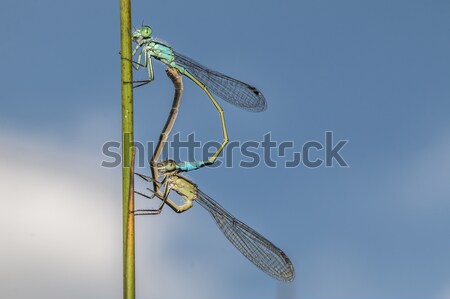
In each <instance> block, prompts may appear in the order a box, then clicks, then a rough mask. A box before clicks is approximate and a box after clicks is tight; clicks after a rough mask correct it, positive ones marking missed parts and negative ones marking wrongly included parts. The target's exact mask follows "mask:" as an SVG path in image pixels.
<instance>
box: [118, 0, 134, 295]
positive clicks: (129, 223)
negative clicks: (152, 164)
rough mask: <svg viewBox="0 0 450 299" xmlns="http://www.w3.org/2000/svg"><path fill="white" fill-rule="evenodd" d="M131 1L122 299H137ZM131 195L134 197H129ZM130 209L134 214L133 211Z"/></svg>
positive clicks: (123, 8)
mask: <svg viewBox="0 0 450 299" xmlns="http://www.w3.org/2000/svg"><path fill="white" fill-rule="evenodd" d="M130 6H131V5H130V0H120V53H121V55H122V59H121V74H122V76H121V77H122V193H123V194H122V196H123V203H122V207H123V297H124V299H134V298H135V282H134V272H135V270H134V215H133V214H132V213H130V211H132V210H133V209H134V199H133V190H134V188H133V181H132V168H131V166H132V162H133V157H132V156H133V140H134V136H133V84H131V83H130V82H132V81H133V70H132V66H131V59H132V57H131V37H130V32H131V7H130ZM130 195H131V196H130ZM130 209H131V210H130Z"/></svg>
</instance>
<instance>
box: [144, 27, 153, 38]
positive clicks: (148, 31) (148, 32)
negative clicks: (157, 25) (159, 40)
mask: <svg viewBox="0 0 450 299" xmlns="http://www.w3.org/2000/svg"><path fill="white" fill-rule="evenodd" d="M141 34H142V37H143V38H147V37H150V35H151V34H152V28H150V27H149V26H144V27H142V28H141Z"/></svg>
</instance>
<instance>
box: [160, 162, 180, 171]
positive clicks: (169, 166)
mask: <svg viewBox="0 0 450 299" xmlns="http://www.w3.org/2000/svg"><path fill="white" fill-rule="evenodd" d="M156 168H157V169H158V172H160V173H168V172H172V171H175V170H176V169H177V163H175V161H174V160H166V161H162V162H159V163H158V164H157V165H156Z"/></svg>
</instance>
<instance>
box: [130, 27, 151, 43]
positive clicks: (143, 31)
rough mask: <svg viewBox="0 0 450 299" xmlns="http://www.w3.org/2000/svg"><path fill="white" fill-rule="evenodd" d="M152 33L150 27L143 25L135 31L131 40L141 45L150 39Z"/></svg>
mask: <svg viewBox="0 0 450 299" xmlns="http://www.w3.org/2000/svg"><path fill="white" fill-rule="evenodd" d="M152 32H153V30H152V28H151V27H150V26H147V25H143V26H142V27H141V28H138V29H135V30H134V31H133V33H132V34H131V39H132V40H133V41H134V42H136V43H138V44H141V43H142V42H143V41H144V40H146V39H148V38H150V36H151V35H152Z"/></svg>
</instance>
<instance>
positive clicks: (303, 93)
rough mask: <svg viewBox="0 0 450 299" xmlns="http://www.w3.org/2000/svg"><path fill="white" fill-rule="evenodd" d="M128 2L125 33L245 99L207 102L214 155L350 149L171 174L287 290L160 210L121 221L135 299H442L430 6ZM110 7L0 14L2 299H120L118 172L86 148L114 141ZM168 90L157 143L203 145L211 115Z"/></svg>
mask: <svg viewBox="0 0 450 299" xmlns="http://www.w3.org/2000/svg"><path fill="white" fill-rule="evenodd" d="M132 5H133V7H132V8H133V20H134V24H135V25H136V26H139V25H140V24H141V23H142V21H143V20H144V21H145V23H147V24H149V25H151V26H152V27H153V31H154V35H155V36H157V37H159V38H161V39H163V40H166V41H168V42H169V43H170V44H171V45H172V46H173V47H174V48H175V49H176V50H177V51H178V52H180V53H183V54H185V55H187V56H190V57H192V58H194V59H196V60H198V61H200V62H201V63H202V64H204V65H207V66H209V67H211V68H213V69H216V70H219V71H221V72H223V73H225V74H228V75H230V76H233V77H236V78H238V79H241V80H243V81H246V82H249V83H251V84H254V85H255V86H258V87H259V88H260V89H261V90H262V91H263V93H264V95H265V96H266V99H267V101H268V104H269V107H268V110H267V111H265V112H263V113H249V112H246V111H243V110H240V109H238V108H235V107H233V106H231V105H229V104H228V103H225V102H223V101H221V103H223V108H224V110H225V116H226V119H227V123H228V130H229V135H230V138H231V140H238V141H246V140H262V138H263V136H264V135H265V134H266V133H267V132H271V134H272V138H273V139H274V140H277V141H293V142H294V144H295V150H296V151H300V150H301V147H302V145H303V144H304V143H305V142H308V141H311V140H317V141H319V142H323V140H324V138H325V132H326V131H333V133H334V140H335V142H337V141H339V140H349V143H348V144H347V145H346V146H345V147H344V148H343V149H342V151H341V154H342V156H343V157H344V158H345V159H346V161H347V162H348V164H349V165H350V167H347V168H341V167H337V166H336V165H335V167H331V168H328V167H324V166H322V167H319V168H316V169H308V168H306V167H304V166H299V167H297V168H291V169H286V168H284V167H283V166H282V165H279V166H278V167H276V168H270V167H267V166H265V165H259V166H258V167H256V168H252V169H243V168H239V167H234V168H226V167H223V166H222V167H219V168H215V169H202V170H199V171H196V172H192V173H189V175H188V176H189V178H191V179H193V180H194V181H195V182H196V183H197V184H198V185H199V186H200V188H201V189H202V190H203V191H204V192H205V193H207V194H209V195H210V196H211V197H213V198H214V199H216V200H217V201H218V202H220V203H221V204H222V205H223V206H224V207H226V208H227V209H228V210H229V211H230V212H232V213H233V214H235V215H236V216H237V217H238V218H240V219H242V220H243V221H244V222H246V223H247V224H249V225H250V226H252V227H253V228H255V229H256V230H257V231H259V232H261V233H262V234H263V235H265V236H267V238H268V239H270V240H272V241H273V242H274V243H275V244H277V245H278V246H279V247H281V248H282V249H283V250H284V251H285V252H286V253H287V254H288V255H289V256H290V257H291V259H292V261H293V263H294V265H295V266H296V273H297V276H296V280H295V281H294V282H293V283H292V284H282V283H278V282H277V281H275V280H273V279H272V278H270V277H267V276H266V275H265V274H264V273H262V272H260V271H259V270H258V269H257V268H255V267H254V266H253V265H251V264H250V263H248V262H247V261H246V260H245V259H244V258H243V257H241V256H240V255H239V253H238V252H237V251H236V250H235V249H234V248H233V247H232V246H231V245H229V244H228V243H227V240H226V239H225V238H224V237H223V236H222V235H221V233H220V232H219V231H218V230H217V228H216V227H215V225H214V223H213V221H212V220H211V219H210V217H209V216H208V215H207V214H206V213H205V212H204V211H203V210H202V209H201V208H199V207H194V208H193V209H191V210H190V211H189V212H188V213H185V214H183V215H177V214H174V213H172V212H171V211H170V210H169V209H167V210H165V211H164V212H163V213H162V215H161V216H159V217H146V218H144V217H142V218H139V219H137V249H136V250H137V293H138V296H139V298H174V297H180V296H181V295H183V296H185V297H188V298H191V297H194V296H196V297H205V298H206V297H209V298H294V297H295V298H446V297H450V270H449V269H450V256H449V252H450V239H449V238H448V237H447V235H448V232H449V229H450V220H449V219H450V218H449V217H448V215H449V212H450V200H449V198H450V187H449V184H448V183H447V177H448V173H449V170H450V159H449V157H448V153H449V152H450V139H449V136H450V118H449V117H448V113H449V111H450V104H449V98H450V85H449V84H448V82H450V81H449V80H450V71H449V70H450V55H449V54H448V53H450V38H449V34H448V33H449V32H450V18H449V14H450V3H449V2H448V1H433V2H425V1H284V2H280V1H277V2H276V1H234V0H231V1H226V2H212V1H189V2H188V1H177V0H175V1H171V2H170V4H168V3H166V2H152V1H135V2H134V3H133V4H132ZM118 9H119V4H118V2H117V3H115V2H111V1H94V2H88V1H72V2H61V1H49V0H44V1H26V0H24V1H6V2H5V3H4V5H3V7H2V10H1V12H0V20H1V25H2V26H0V33H1V36H2V37H3V39H2V40H3V43H2V47H0V61H1V66H2V68H1V70H0V81H1V82H2V87H3V88H2V95H1V99H2V101H1V103H2V108H1V109H0V140H1V141H0V142H1V146H0V151H1V152H0V153H1V154H0V159H1V160H0V164H1V165H2V167H1V168H0V194H1V196H0V198H1V201H2V206H3V209H2V210H1V212H0V224H1V225H0V226H1V229H0V236H1V238H2V240H3V243H2V244H5V245H6V246H3V248H2V254H1V255H0V269H2V270H0V276H1V278H2V279H1V280H0V281H1V289H2V293H3V294H4V296H5V298H61V297H64V298H110V297H118V296H121V267H122V261H121V252H122V251H121V250H122V248H121V236H122V235H121V234H122V232H121V187H120V183H121V180H120V178H121V174H120V169H119V168H114V169H105V168H102V167H101V166H100V164H101V162H102V160H103V159H104V158H105V157H104V156H103V155H102V152H101V148H102V145H103V144H104V143H105V142H107V141H111V140H120V136H121V135H120V134H121V133H120V129H121V127H120V126H121V120H120V108H121V106H120V59H119V55H118V52H119V11H118ZM155 68H156V80H155V81H154V82H153V83H152V84H151V85H147V86H145V87H142V88H140V89H138V90H136V91H135V109H136V112H135V123H136V139H137V140H139V141H141V142H145V141H148V140H155V139H157V138H158V136H159V132H160V130H161V128H162V126H163V124H164V122H165V118H166V115H167V112H168V111H169V107H170V105H171V99H172V92H173V90H172V87H171V83H170V81H169V80H168V79H167V77H166V76H165V74H164V67H163V66H162V65H161V64H160V63H155ZM136 75H137V77H138V78H139V77H140V78H142V77H144V76H145V72H144V71H141V72H140V73H139V74H136ZM184 84H185V93H184V98H183V103H182V107H181V110H180V115H179V118H178V121H177V123H176V126H175V128H174V132H180V134H181V137H182V138H186V137H187V135H188V134H189V133H191V132H193V131H195V132H196V136H197V138H198V139H199V140H202V141H208V140H217V141H220V140H221V138H222V137H221V131H220V124H219V119H218V117H217V113H216V112H215V111H214V108H213V107H212V105H211V104H209V102H208V99H207V97H206V96H205V95H204V94H203V93H202V92H201V91H200V90H199V89H198V88H197V87H196V86H195V85H194V84H192V83H191V82H188V81H187V80H185V81H184ZM316 154H317V157H319V158H323V151H319V152H317V153H316ZM198 158H200V157H198ZM239 158H240V157H239V156H236V157H235V159H236V160H237V161H239ZM278 160H279V161H283V159H281V158H280V159H278ZM143 171H148V169H147V170H143ZM138 204H139V205H140V206H142V207H146V206H148V205H149V203H147V202H144V201H141V202H139V203H138ZM174 284H175V286H176V287H174Z"/></svg>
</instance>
